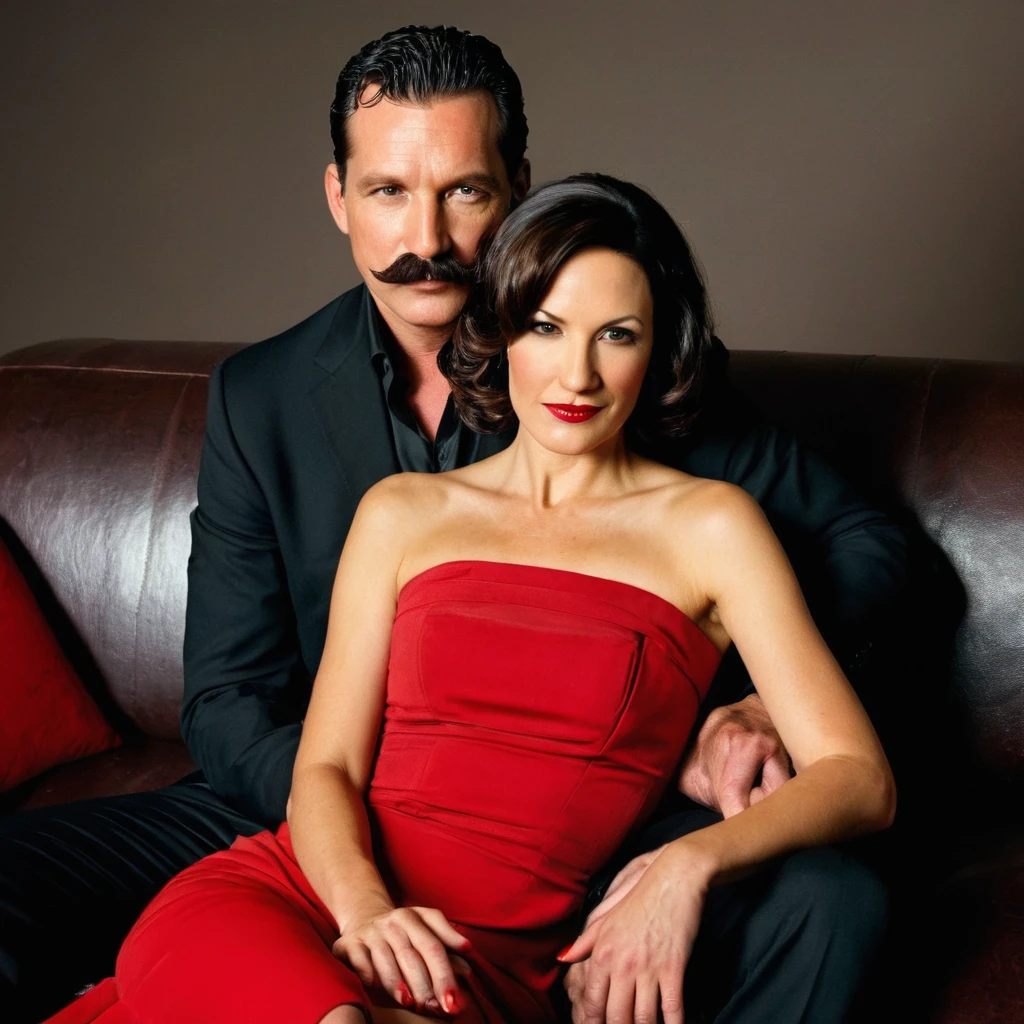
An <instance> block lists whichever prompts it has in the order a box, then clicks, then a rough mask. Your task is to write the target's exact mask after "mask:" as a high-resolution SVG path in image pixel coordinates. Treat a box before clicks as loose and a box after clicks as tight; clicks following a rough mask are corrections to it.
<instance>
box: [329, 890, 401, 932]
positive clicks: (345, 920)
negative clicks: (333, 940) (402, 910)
mask: <svg viewBox="0 0 1024 1024" xmlns="http://www.w3.org/2000/svg"><path fill="white" fill-rule="evenodd" d="M394 909H395V904H394V901H393V900H392V899H391V897H390V896H389V895H388V894H387V892H386V891H384V890H381V891H379V892H378V891H376V890H367V891H366V892H364V893H360V894H359V895H358V896H353V894H352V892H351V890H350V891H349V892H348V893H346V894H345V895H344V896H340V897H339V898H338V900H337V901H335V903H334V904H333V905H332V906H331V907H330V910H331V913H332V914H333V915H334V921H335V923H336V924H337V926H338V932H339V934H341V935H344V934H345V933H346V932H347V931H349V930H351V929H352V927H353V926H354V925H358V924H362V923H363V922H364V921H369V920H371V919H372V918H374V917H380V916H381V915H382V914H387V913H388V912H390V911H392V910H394Z"/></svg>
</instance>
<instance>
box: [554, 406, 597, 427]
mask: <svg viewBox="0 0 1024 1024" xmlns="http://www.w3.org/2000/svg"><path fill="white" fill-rule="evenodd" d="M544 406H545V408H546V409H548V410H550V412H551V415H552V416H555V417H557V418H558V419H560V420H563V421H564V422H565V423H582V422H583V421H584V420H589V419H590V418H591V417H592V416H594V415H595V414H596V413H599V412H600V411H601V406H599V405H553V404H549V403H548V402H545V403H544Z"/></svg>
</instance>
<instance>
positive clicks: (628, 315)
mask: <svg viewBox="0 0 1024 1024" xmlns="http://www.w3.org/2000/svg"><path fill="white" fill-rule="evenodd" d="M534 315H539V316H546V317H547V318H548V319H549V320H554V321H555V323H558V324H564V323H565V321H564V320H563V319H562V318H561V317H560V316H555V314H554V313H549V312H548V311H547V310H545V309H538V310H537V313H536V314H534ZM624 320H635V321H636V322H637V323H638V324H639V325H640V328H641V329H643V326H644V322H643V320H641V319H640V317H638V316H637V315H636V313H626V314H625V315H624V316H617V317H616V318H615V319H614V320H609V321H608V322H607V323H603V324H601V326H600V327H598V330H599V331H603V330H604V329H605V328H606V327H613V326H614V325H615V324H621V323H622V322H623V321H624Z"/></svg>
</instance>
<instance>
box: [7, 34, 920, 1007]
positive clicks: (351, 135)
mask: <svg viewBox="0 0 1024 1024" xmlns="http://www.w3.org/2000/svg"><path fill="white" fill-rule="evenodd" d="M331 124H332V135H333V139H334V145H335V162H334V163H332V164H331V165H330V166H329V167H328V168H327V172H326V175H325V187H326V192H327V201H328V205H329V207H330V210H331V213H332V215H333V216H334V218H335V221H336V223H337V224H338V227H339V228H340V229H341V230H342V231H343V232H345V233H346V234H347V235H348V236H349V238H350V240H351V244H352V253H353V258H354V260H355V262H356V265H357V267H358V269H359V271H360V274H361V275H362V277H363V280H364V282H365V284H364V285H361V286H360V287H358V288H356V289H354V290H352V291H350V292H348V293H346V294H345V295H342V296H341V297H339V298H338V299H336V300H335V301H333V302H332V303H330V304H329V305H328V306H326V307H325V308H324V309H322V310H320V311H319V312H317V313H315V314H313V315H312V316H311V317H310V318H309V319H307V320H306V321H304V322H303V323H301V324H299V325H298V326H296V327H294V328H292V329H291V330H290V331H287V332H285V333H284V334H282V335H280V336H279V337H277V338H273V339H271V340H269V341H267V342H265V343H263V344H261V345H256V346H252V347H251V348H249V349H246V350H244V351H243V352H240V353H239V354H238V355H236V356H234V357H232V358H231V359H229V360H228V361H227V362H226V363H224V364H223V365H222V366H220V367H218V369H217V370H216V371H215V373H214V375H213V377H212V379H211V382H210V400H209V416H208V424H207V435H206V440H205V444H204V449H203V458H202V465H201V470H200V479H199V503H198V507H197V509H196V510H195V512H194V513H193V517H192V528H193V548H192V556H191V559H190V562H189V602H188V618H187V627H186V640H185V700H184V704H183V709H182V731H183V734H184V736H185V739H186V741H187V743H188V745H189V749H190V750H191V752H192V754H193V756H194V757H195V760H196V763H197V764H198V765H199V766H200V768H201V770H202V777H196V776H193V777H190V778H189V779H186V780H182V782H181V783H178V784H177V785H175V786H171V787H168V788H167V789H164V790H161V791H158V792H156V793H149V794H138V795H133V796H129V797H120V798H114V799H109V800H94V801H88V802H85V803H81V804H72V805H67V806H65V807H58V808H54V809H48V810H45V811H37V812H32V813H29V814H23V815H19V816H17V817H15V818H12V819H9V820H7V821H5V822H3V823H2V826H0V915H2V916H0V927H2V930H0V977H2V978H3V982H2V983H3V984H4V985H6V987H7V989H8V990H9V991H10V993H11V994H10V995H7V994H6V993H4V995H5V996H6V999H7V1000H10V1001H12V1002H15V1005H16V1006H17V1007H18V1008H19V1009H18V1010H17V1011H16V1015H15V1018H14V1019H21V1020H31V1019H34V1018H37V1017H39V1016H41V1015H43V1013H45V1012H46V1011H48V1010H50V1009H53V1008H54V1007H56V1006H58V1005H60V1003H61V1002H63V1001H65V1000H66V999H67V998H68V997H69V996H70V995H71V993H72V992H73V990H74V988H76V987H80V986H81V985H83V984H85V983H87V982H89V981H93V980H95V979H96V978H97V977H99V976H101V975H103V974H105V973H109V972H110V971H111V968H112V964H113V958H114V955H115V953H116V950H117V946H118V944H119V942H120V940H121V939H122V938H123V936H124V934H125V932H126V931H127V928H128V927H129V926H130V924H131V922H132V921H133V920H134V918H135V917H136V916H137V914H138V913H139V911H140V910H141V909H142V907H143V905H144V904H145V903H146V902H147V901H148V899H149V898H150V897H151V896H152V895H153V894H154V893H155V892H156V890H157V889H159V887H160V886H161V885H162V884H163V883H164V882H165V881H166V880H167V879H168V878H170V877H171V876H172V875H173V874H175V873H176V872H177V871H179V870H181V869H182V868H184V867H185V866H187V865H188V864H190V863H193V862H194V861H195V860H197V859H198V858H199V857H201V856H203V855H205V854H207V853H210V852H213V851H214V850H218V849H223V848H225V847H226V846H228V845H229V844H230V843H231V842H232V841H233V839H234V838H235V837H236V836H237V835H239V834H253V833H255V832H256V831H259V830H260V829H261V828H263V827H267V826H273V825H276V823H278V822H279V821H281V820H282V819H283V817H284V814H285V804H286V801H287V797H288V792H289V787H290V783H291V769H292V763H293V760H294V756H295V751H296V748H297V745H298V739H299V733H300V730H301V724H302V717H303V715H304V711H305V706H306V702H307V700H308V696H309V690H310V686H311V681H312V678H313V676H314V675H315V672H316V669H317V666H318V663H319V660H320V655H321V652H322V647H323V642H324V635H325V631H326V620H327V609H328V603H329V598H330V592H331V581H332V578H333V575H334V571H335V568H336V564H337V560H338V556H339V553H340V550H341V546H342V544H343V542H344V538H345V534H346V532H347V529H348V527H349V524H350V522H351V519H352V516H353V514H354V511H355V508H356V505H357V504H358V501H359V499H360V497H361V496H362V495H363V493H364V492H365V491H366V490H367V489H368V488H369V487H370V486H371V485H372V484H373V483H375V482H376V481H377V480H379V479H381V478H382V477H384V476H386V475H389V474H391V473H394V472H397V471H399V470H419V471H425V472H437V471H440V470H444V469H448V468H453V467H456V466H460V465H465V464H466V463H468V462H472V461H475V460H477V459H480V458H484V457H486V456H487V455H490V454H492V453H494V452H496V451H498V450H500V449H501V448H503V447H504V446H505V445H507V444H508V443H509V442H510V440H511V433H506V434H504V435H489V436H488V435H477V434H474V433H472V432H471V431H469V430H468V429H467V428H466V427H465V426H464V425H462V424H461V423H460V422H459V420H458V417H457V416H456V414H455V410H454V407H453V403H452V401H451V398H450V395H449V390H448V385H447V381H446V380H445V379H444V378H443V376H442V375H441V374H440V372H439V370H438V368H437V362H436V357H437V353H438V351H439V350H440V349H441V347H442V346H443V345H444V344H445V342H446V341H447V339H448V337H449V335H450V333H451V329H452V324H453V322H454V320H455V319H456V317H457V316H458V314H459V311H460V310H461V308H462V305H463V303H464V302H465V300H466V297H467V295H468V292H469V287H470V282H471V280H472V276H473V273H472V265H473V262H474V260H475V258H476V257H477V254H478V252H479V250H480V247H481V245H482V244H483V243H484V242H485V241H486V239H487V238H488V237H489V236H490V234H491V233H493V231H494V230H495V229H496V228H497V226H498V225H499V224H500V223H501V221H502V219H503V218H504V217H505V216H506V214H507V213H508V210H509V208H510V206H511V205H512V204H514V203H515V202H516V201H518V200H519V199H521V198H522V196H523V195H525V193H526V191H527V189H528V187H529V183H530V168H529V163H528V161H526V160H525V159H524V153H525V149H526V136H527V127H526V119H525V116H524V114H523V103H522V94H521V90H520V86H519V81H518V79H517V78H516V76H515V73H514V72H513V71H512V69H511V68H510V67H508V65H507V64H506V63H505V61H504V59H503V58H502V57H501V53H500V51H499V50H498V48H497V47H496V46H494V45H493V44H491V43H489V42H488V41H487V40H485V39H483V38H482V37H479V36H470V35H469V34H467V33H461V32H458V31H456V30H454V29H435V30H426V29H403V30H400V31H398V32H393V33H389V34H388V35H386V36H384V37H383V38H382V39H381V40H377V41H375V42H373V43H370V44H368V45H367V46H366V47H364V49H363V50H362V51H361V52H360V53H359V54H358V55H357V56H356V57H354V58H353V59H352V60H351V61H349V63H348V64H347V65H346V67H345V69H344V71H343V72H342V74H341V77H340V78H339V82H338V90H337V94H336V97H335V103H334V106H333V107H332V118H331ZM721 355H722V357H723V361H724V350H722V352H721ZM659 457H662V458H664V459H665V461H669V462H672V463H674V464H676V465H678V466H680V467H681V468H684V469H686V470H688V471H690V472H693V473H696V474H698V475H703V476H711V477H719V478H724V479H729V480H731V481H733V482H736V483H739V484H741V485H742V486H744V487H746V488H747V489H748V490H749V491H750V492H751V493H752V494H754V496H755V497H756V498H757V499H758V500H759V501H760V502H761V503H762V505H763V507H765V509H766V512H767V513H768V514H769V516H770V517H771V518H772V520H773V523H774V524H775V525H776V527H777V529H778V530H779V531H780V534H781V535H782V536H783V537H784V539H786V541H787V543H788V545H789V546H790V550H791V552H792V553H793V555H794V561H795V562H796V564H797V565H798V567H799V565H800V564H807V565H808V566H810V567H811V568H814V567H817V568H818V570H819V571H818V573H817V578H818V579H820V580H821V581H822V582H821V583H820V584H819V585H816V586H815V585H812V586H811V588H810V592H809V597H810V599H811V602H812V607H813V608H814V610H815V612H816V614H817V615H818V619H819V622H820V624H821V625H822V627H823V629H824V630H825V631H826V634H827V635H828V636H830V638H831V639H832V641H833V643H834V645H835V646H836V647H837V649H838V650H839V651H840V652H842V653H851V652H854V651H857V650H859V649H861V647H863V642H864V640H865V637H866V634H865V633H864V632H863V631H864V629H865V628H866V625H867V624H868V623H870V622H872V621H874V619H875V618H877V617H878V616H879V615H881V614H882V613H883V612H884V610H885V608H886V606H887V601H888V599H889V598H890V597H891V596H892V594H893V592H894V588H895V587H896V585H897V584H898V582H899V581H900V579H901V578H902V574H903V544H902V536H901V534H900V533H899V532H898V531H897V530H896V528H895V526H893V525H892V524H890V523H888V522H887V521H885V520H884V518H883V517H882V516H881V515H879V514H878V513H875V512H873V511H872V510H870V509H867V508H865V507H864V506H863V504H861V503H860V502H859V501H858V500H857V499H856V498H855V497H853V496H852V495H851V494H850V493H849V492H848V490H847V489H846V487H845V485H844V484H843V483H842V481H840V480H838V479H837V478H836V476H835V475H834V474H833V473H832V472H831V471H830V470H828V469H827V468H826V467H824V466H823V465H821V464H820V463H818V462H817V461H815V460H814V459H813V458H812V457H811V456H810V455H808V454H807V453H806V452H803V451H801V450H800V449H799V448H798V447H797V446H795V445H794V444H793V442H792V441H791V440H789V439H787V438H785V437H783V436H782V435H780V434H779V433H778V432H776V431H773V430H771V429H769V428H766V427H764V426H761V425H759V424H758V423H757V422H756V418H755V417H754V416H753V415H752V413H751V412H750V410H749V409H748V408H746V407H745V406H744V405H743V403H742V401H741V400H740V399H739V398H738V396H736V395H734V394H733V393H732V392H731V389H730V388H729V387H728V384H727V382H726V381H725V380H724V378H723V377H721V375H720V376H719V380H718V382H717V387H715V388H712V391H711V393H710V394H709V406H708V410H707V416H706V417H705V423H704V425H703V427H702V430H701V432H700V433H699V434H698V435H697V436H696V437H695V438H694V439H692V440H690V441H689V442H688V443H686V444H681V443H680V444H677V445H674V446H666V448H665V450H664V451H663V452H660V453H659ZM807 581H810V582H811V583H812V584H814V582H815V578H814V577H813V576H808V577H807V578H806V580H805V582H807ZM832 595H834V597H833V596H832ZM844 629H845V632H844ZM851 638H852V639H851ZM731 684H732V685H734V686H735V685H736V681H735V679H734V678H733V679H732V680H731ZM739 686H740V689H739V692H735V693H732V694H731V697H730V699H733V700H736V699H737V698H739V697H743V699H742V700H737V702H736V703H734V704H732V705H731V706H728V707H725V708H720V709H718V710H716V711H714V712H712V714H711V715H709V717H708V719H707V721H706V723H705V724H704V725H703V727H702V729H701V731H700V733H699V735H698V737H697V740H696V742H695V744H694V747H693V750H692V753H691V754H690V755H689V757H688V759H687V761H686V763H685V764H684V766H683V769H682V773H681V778H680V786H681V789H682V791H683V792H684V793H685V795H686V797H687V798H689V799H685V800H684V799H682V798H680V802H679V806H677V807H675V808H673V809H672V813H670V814H666V815H665V816H663V817H662V818H661V819H660V820H659V821H658V822H657V823H656V825H655V826H654V827H653V828H652V829H651V830H649V833H648V835H647V836H645V837H644V839H643V840H642V841H641V842H640V843H639V844H637V846H636V847H635V848H634V849H633V850H630V851H624V852H623V854H622V857H621V858H620V859H619V861H617V862H616V864H614V865H613V866H612V867H611V868H610V869H609V872H608V877H606V878H604V879H602V880H601V881H600V883H599V884H598V885H597V886H596V887H595V892H594V894H593V898H592V901H591V905H590V908H588V909H591V910H592V913H591V915H590V926H591V927H592V928H594V927H596V926H597V925H598V924H599V922H600V919H601V916H602V914H603V912H606V910H607V908H608V907H609V906H611V905H613V904H614V902H615V901H617V900H619V899H621V898H623V897H624V896H625V895H626V894H627V893H628V891H629V889H630V888H631V887H632V885H634V884H635V882H636V880H637V879H638V878H639V877H640V875H641V874H642V872H643V870H644V869H645V868H646V866H647V865H648V864H649V863H650V862H651V860H652V858H653V856H655V855H656V852H657V848H658V847H659V846H660V845H662V844H664V843H665V842H668V841H669V840H670V839H672V838H674V837H675V836H677V835H680V834H683V833H684V832H686V831H689V830H691V829H693V828H695V827H699V826H701V825H704V824H708V823H710V822H711V821H714V820H716V819H717V815H718V814H719V813H725V814H733V813H738V812H739V811H741V810H742V809H743V807H745V806H746V805H747V804H749V803H750V802H752V801H756V800H758V799H761V798H763V797H764V796H765V795H767V794H768V793H770V792H771V791H772V790H773V789H774V788H776V787H777V786H779V785H781V784H782V783H783V782H784V781H785V780H786V779H787V778H788V776H789V768H788V763H787V760H786V755H785V751H784V750H782V749H781V746H780V744H779V741H778V737H777V735H776V734H775V733H774V730H773V729H772V727H771V723H770V722H769V721H768V720H767V717H766V715H765V713H764V710H763V708H762V707H761V705H760V702H759V701H758V699H757V697H756V695H747V696H743V692H744V691H743V688H742V683H740V684H739ZM720 687H721V689H722V691H723V692H728V691H729V687H730V679H728V678H726V677H723V678H722V680H721V681H720ZM694 801H695V802H694ZM620 869H621V870H620ZM13 879H18V883H17V884H14V882H13V881H12V880H13ZM602 894H605V895H606V899H605V902H604V903H601V904H599V905H598V906H597V907H596V909H593V907H594V904H596V903H597V900H598V899H599V898H600V897H601V895H602ZM883 917H884V900H883V898H882V897H881V895H880V891H879V887H878V884H877V882H876V881H875V880H874V878H873V877H872V876H871V875H870V874H868V873H867V872H866V871H864V869H862V868H861V867H859V865H858V864H857V863H856V862H855V861H853V860H852V859H850V858H847V857H845V856H843V855H842V854H839V853H837V852H836V851H810V852H808V853H805V854H800V855H796V856H794V857H791V858H788V859H787V860H786V861H785V862H783V863H782V864H781V865H780V866H779V867H778V869H777V870H773V871H770V872H765V873H763V874H762V875H761V876H759V877H758V878H756V879H752V880H749V881H747V882H742V883H736V884H734V885H730V886H724V887H722V888H721V889H719V890H716V891H715V892H714V893H712V896H711V898H710V899H709V901H708V909H707V913H706V915H705V928H704V931H703V932H702V935H701V937H700V939H699V942H698V946H697V947H696V948H695V952H694V959H693V963H694V964H695V965H696V967H695V970H694V971H692V972H690V973H689V974H688V976H687V990H686V991H687V999H688V1001H689V1000H690V999H691V998H692V1000H693V1002H694V1006H696V1007H699V1008H701V1010H702V1012H703V1011H706V1012H707V1013H709V1014H717V1015H718V1016H717V1017H716V1018H715V1019H717V1020H720V1021H726V1020H729V1021H741V1020H742V1021H753V1020H771V1021H775V1022H780V1021H785V1020H790V1019H792V1020H797V1019H801V1020H821V1021H824V1020H838V1019H840V1018H841V1016H842V1014H843V1012H844V1009H845V1007H846V1005H847V1004H848V1003H849V1001H850V998H851V995H852V992H853V990H854V988H855V986H856V983H857V980H858V978H859V975H860V972H861V970H862V967H863V961H864V958H865V955H866V952H867V951H868V950H869V949H870V947H871V944H872V942H873V940H874V938H875V937H876V935H877V933H878V931H879V930H880V928H881V923H882V919H883ZM581 923H582V922H581ZM597 953H598V950H597V949H595V959H596V958H597ZM590 963H591V961H586V960H585V961H583V962H581V963H579V964H576V965H575V966H573V967H572V968H571V969H570V971H569V974H568V976H567V982H566V989H567V993H568V995H567V998H568V999H569V1000H570V1001H571V1003H572V1009H571V1013H572V1016H573V1018H574V1020H575V1021H577V1022H579V1021H584V1020H585V1021H602V1020H604V1019H605V1017H606V1015H605V1012H604V1009H605V1008H604V1006H603V1004H602V1002H601V997H600V992H599V991H596V986H595V984H594V983H593V978H594V977H596V976H597V972H594V971H592V970H591V967H590ZM691 975H694V977H693V979H692V985H691V984H690V981H691ZM588 979H589V981H588ZM691 989H692V991H691ZM568 1012H569V1011H568V1009H567V1013H568ZM19 1013H20V1016H19V1015H18V1014H19ZM8 1019H11V1018H8Z"/></svg>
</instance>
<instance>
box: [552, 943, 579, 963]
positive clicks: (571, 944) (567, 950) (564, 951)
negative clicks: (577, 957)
mask: <svg viewBox="0 0 1024 1024" xmlns="http://www.w3.org/2000/svg"><path fill="white" fill-rule="evenodd" d="M575 945H576V943H575V942H570V943H569V945H568V946H566V947H565V949H563V950H562V952H561V953H559V954H558V956H556V957H555V959H556V960H558V961H559V962H564V961H562V957H564V956H565V954H566V953H568V952H569V950H570V949H572V947H573V946H575Z"/></svg>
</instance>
